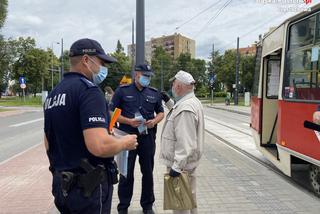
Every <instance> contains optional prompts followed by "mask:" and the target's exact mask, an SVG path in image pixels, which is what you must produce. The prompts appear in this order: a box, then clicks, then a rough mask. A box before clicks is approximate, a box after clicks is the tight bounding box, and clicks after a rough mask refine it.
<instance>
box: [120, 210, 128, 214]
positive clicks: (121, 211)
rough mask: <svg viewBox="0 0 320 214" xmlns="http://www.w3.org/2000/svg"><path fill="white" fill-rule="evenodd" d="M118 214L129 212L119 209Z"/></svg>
mask: <svg viewBox="0 0 320 214" xmlns="http://www.w3.org/2000/svg"><path fill="white" fill-rule="evenodd" d="M118 214H128V210H118Z"/></svg>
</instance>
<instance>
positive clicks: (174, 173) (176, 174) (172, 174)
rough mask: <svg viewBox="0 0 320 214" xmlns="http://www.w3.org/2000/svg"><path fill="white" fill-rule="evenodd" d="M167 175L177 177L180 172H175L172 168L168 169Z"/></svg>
mask: <svg viewBox="0 0 320 214" xmlns="http://www.w3.org/2000/svg"><path fill="white" fill-rule="evenodd" d="M169 175H170V176H171V177H178V176H179V175H180V172H177V171H175V170H173V169H172V168H171V169H170V172H169Z"/></svg>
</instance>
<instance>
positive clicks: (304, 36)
mask: <svg viewBox="0 0 320 214" xmlns="http://www.w3.org/2000/svg"><path fill="white" fill-rule="evenodd" d="M315 21H316V17H315V16H312V17H310V18H308V19H305V20H303V21H301V22H298V23H296V24H294V25H292V26H291V28H290V44H289V49H290V50H291V49H295V48H299V47H303V46H306V45H310V44H312V43H313V39H314V32H315Z"/></svg>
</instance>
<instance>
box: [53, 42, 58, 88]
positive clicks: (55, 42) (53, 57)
mask: <svg viewBox="0 0 320 214" xmlns="http://www.w3.org/2000/svg"><path fill="white" fill-rule="evenodd" d="M53 44H57V45H58V44H60V43H59V42H51V50H52V59H51V60H52V65H51V91H52V90H53V70H54V68H53V58H54V51H53Z"/></svg>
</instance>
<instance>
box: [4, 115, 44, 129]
mask: <svg viewBox="0 0 320 214" xmlns="http://www.w3.org/2000/svg"><path fill="white" fill-rule="evenodd" d="M42 120H43V117H42V118H38V119H35V120H29V121H26V122H22V123H17V124H13V125H10V126H9V127H19V126H24V125H27V124H30V123H35V122H38V121H42Z"/></svg>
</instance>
